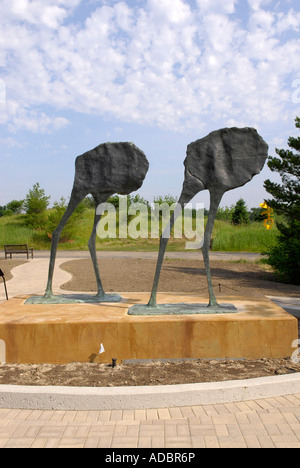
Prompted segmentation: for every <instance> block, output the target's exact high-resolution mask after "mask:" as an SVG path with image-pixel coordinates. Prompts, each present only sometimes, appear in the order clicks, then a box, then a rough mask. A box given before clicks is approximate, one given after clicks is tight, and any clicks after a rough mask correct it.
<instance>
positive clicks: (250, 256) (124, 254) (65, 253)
mask: <svg viewBox="0 0 300 468" xmlns="http://www.w3.org/2000/svg"><path fill="white" fill-rule="evenodd" d="M2 255H3V257H4V252H2ZM157 255H158V252H136V251H134V252H128V251H120V252H107V251H98V252H97V256H98V257H99V258H101V257H102V258H151V259H155V260H156V259H157ZM89 257H90V254H89V252H88V251H87V250H85V251H82V250H81V251H78V250H77V251H74V250H59V251H58V252H57V258H78V259H79V258H89ZM166 257H168V258H179V259H187V260H188V259H191V260H195V259H197V258H199V259H202V254H201V252H200V251H182V252H169V251H167V253H166ZM14 258H19V259H21V258H23V257H22V256H20V255H19V256H16V255H15V256H14ZM24 258H25V260H26V256H25V255H24ZM34 258H50V252H49V250H35V251H34ZM210 258H211V260H240V259H242V260H248V261H251V262H255V261H256V260H259V259H260V258H261V255H260V254H258V253H250V252H210Z"/></svg>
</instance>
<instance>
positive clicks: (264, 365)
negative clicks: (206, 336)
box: [0, 258, 300, 387]
mask: <svg viewBox="0 0 300 468" xmlns="http://www.w3.org/2000/svg"><path fill="white" fill-rule="evenodd" d="M11 262H13V263H11ZM16 262H18V261H17V260H13V261H6V262H5V263H4V262H0V268H2V266H3V263H4V265H5V269H6V270H5V274H6V275H7V276H6V278H7V280H8V278H9V275H10V271H9V267H10V266H11V267H12V268H13V267H14V266H16ZM18 263H19V264H22V263H24V262H18ZM1 265H2V266H1ZM99 265H100V270H101V275H102V280H103V285H104V288H105V290H106V291H107V292H110V291H116V292H148V291H149V290H150V289H151V286H152V282H153V277H154V272H155V267H156V261H155V260H149V259H147V260H145V259H142V258H141V259H136V260H135V259H101V261H100V262H99ZM211 267H212V275H213V282H214V285H215V289H216V294H217V295H218V294H220V293H221V294H222V295H226V294H229V295H232V294H236V295H245V296H256V297H258V296H289V297H300V287H299V286H293V285H287V284H283V283H278V282H276V280H275V276H274V274H273V273H272V272H271V271H268V270H266V269H265V268H263V267H262V266H260V265H258V264H254V263H230V262H222V261H218V262H216V261H213V262H211ZM62 268H63V269H65V270H66V271H68V272H69V273H71V274H72V280H71V281H69V282H68V283H66V284H65V285H63V287H62V288H63V289H65V290H66V291H78V292H91V291H95V288H96V283H95V277H94V272H93V268H92V264H91V261H90V260H76V261H69V262H66V263H65V264H64V265H63V266H62ZM2 269H3V270H4V268H2ZM159 289H160V291H162V292H175V291H177V292H186V293H198V294H203V295H207V286H206V276H205V271H204V265H203V262H202V261H200V260H195V261H187V260H168V259H166V261H165V262H164V266H163V271H162V275H161V282H160V288H159ZM294 372H300V363H299V364H296V363H293V362H292V360H291V359H290V358H288V359H258V360H233V359H225V360H213V359H211V360H204V359H200V360H187V361H179V362H174V361H168V362H150V363H143V362H137V363H134V364H128V363H117V366H116V367H115V368H112V366H109V365H106V364H95V363H70V364H63V365H54V364H53V365H50V364H39V365H23V364H19V365H11V364H10V365H1V366H0V384H2V385H4V384H8V385H9V384H10V385H41V386H46V385H56V386H81V387H113V386H141V385H150V386H151V385H174V384H187V383H199V382H215V381H226V380H240V379H250V378H257V377H267V376H274V375H280V374H289V373H294Z"/></svg>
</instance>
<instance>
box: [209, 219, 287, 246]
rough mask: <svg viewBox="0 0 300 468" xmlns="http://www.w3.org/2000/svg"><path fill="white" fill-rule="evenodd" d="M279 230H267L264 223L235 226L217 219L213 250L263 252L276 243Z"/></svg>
mask: <svg viewBox="0 0 300 468" xmlns="http://www.w3.org/2000/svg"><path fill="white" fill-rule="evenodd" d="M277 236H278V230H277V228H276V227H275V226H273V229H271V230H267V229H266V228H265V227H264V225H263V223H257V222H256V223H251V224H247V225H239V226H233V225H232V224H231V223H228V222H225V221H216V223H215V227H214V232H213V250H214V251H220V252H222V251H224V252H226V251H227V252H243V251H244V252H262V251H265V250H266V249H268V247H270V246H271V245H274V244H275V243H276V239H277Z"/></svg>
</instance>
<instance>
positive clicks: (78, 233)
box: [0, 209, 278, 252]
mask: <svg viewBox="0 0 300 468" xmlns="http://www.w3.org/2000/svg"><path fill="white" fill-rule="evenodd" d="M93 218H94V210H92V209H88V210H86V211H85V212H84V214H83V216H82V218H81V220H80V221H79V222H78V223H77V224H76V229H75V231H74V236H73V239H72V240H71V241H69V242H62V243H60V245H59V249H60V250H87V249H88V246H87V243H88V240H89V237H90V234H91V230H92V226H93ZM277 235H278V231H277V229H276V227H275V226H274V227H273V229H272V230H269V231H267V230H266V229H265V227H264V226H263V224H262V223H258V222H256V223H251V224H249V225H240V226H233V225H232V224H231V223H229V222H225V221H216V222H215V227H214V232H213V250H214V251H223V252H262V251H264V250H266V248H268V247H269V246H270V245H273V244H274V243H275V242H276V237H277ZM20 243H24V244H28V245H29V246H30V247H34V249H36V250H48V249H50V245H51V239H50V238H49V236H48V235H47V233H46V232H45V231H42V230H33V229H31V228H29V227H27V226H26V224H25V217H24V215H15V216H4V217H1V218H0V248H1V249H3V246H4V244H20ZM185 244H186V239H174V238H171V239H170V241H169V245H168V250H170V251H172V250H173V251H179V250H185ZM158 245H159V239H151V238H150V239H136V240H135V239H103V240H101V239H99V238H97V249H98V250H137V251H157V249H158Z"/></svg>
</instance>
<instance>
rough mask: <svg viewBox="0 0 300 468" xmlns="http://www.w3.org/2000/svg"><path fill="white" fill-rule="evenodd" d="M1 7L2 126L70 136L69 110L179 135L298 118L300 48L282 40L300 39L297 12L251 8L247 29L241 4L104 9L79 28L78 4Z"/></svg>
mask: <svg viewBox="0 0 300 468" xmlns="http://www.w3.org/2000/svg"><path fill="white" fill-rule="evenodd" d="M2 1H3V14H2V16H1V18H0V31H1V33H0V66H3V67H5V71H3V70H4V68H3V69H2V73H1V69H0V79H2V80H4V81H5V84H6V89H7V100H8V102H7V105H6V106H4V107H3V106H2V108H0V122H2V123H3V124H7V125H8V126H9V128H10V129H19V128H26V129H28V130H31V131H35V132H36V131H44V132H45V131H47V130H54V129H57V128H61V127H63V126H65V125H67V124H68V121H67V119H65V118H64V117H63V112H64V111H65V110H74V111H77V112H81V113H93V114H96V115H100V116H104V115H105V116H112V117H114V118H117V119H120V120H121V121H124V122H139V123H146V124H149V125H157V126H159V127H162V128H168V129H173V130H183V129H186V128H200V127H201V126H203V125H204V124H205V122H207V121H208V120H209V119H211V120H212V121H216V120H220V121H223V122H232V121H234V122H245V123H246V124H247V125H252V124H254V123H255V124H257V125H259V124H260V123H261V122H274V121H276V119H279V118H280V119H285V118H287V115H289V112H288V109H287V102H288V100H289V93H290V94H291V93H292V90H291V89H289V88H288V87H287V86H288V83H287V82H286V80H287V77H289V78H290V76H291V74H294V78H293V79H296V78H299V69H300V39H299V38H298V37H296V38H295V37H293V38H287V37H285V38H284V39H282V37H281V36H282V33H283V32H285V31H287V30H292V31H297V30H298V29H299V27H300V15H299V14H295V12H294V11H293V10H291V9H290V10H288V11H286V10H280V9H279V10H278V9H277V10H276V11H274V10H272V9H270V8H269V4H270V2H269V1H267V0H265V1H263V0H248V3H249V6H250V10H249V11H250V13H249V18H248V19H249V21H248V25H247V26H243V24H244V23H243V21H241V18H239V17H238V16H237V14H236V7H237V5H238V0H230V1H228V2H224V1H223V0H209V1H208V0H197V2H196V4H195V3H189V2H188V1H187V0H145V1H143V2H139V3H138V5H137V6H136V7H133V6H132V3H131V2H129V1H115V2H113V3H112V2H108V4H103V3H100V2H96V3H95V8H94V10H93V11H92V12H91V13H90V14H89V15H88V17H87V19H86V20H85V22H84V23H78V22H77V23H72V16H71V14H72V12H73V11H74V8H75V7H76V6H78V5H79V4H80V3H81V4H82V5H81V6H83V3H84V2H81V1H80V0H51V1H48V2H45V1H44V0H43V1H42V0H2ZM66 20H68V21H67V22H66ZM297 73H298V74H297ZM293 79H292V81H293ZM247 122H248V123H247Z"/></svg>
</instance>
